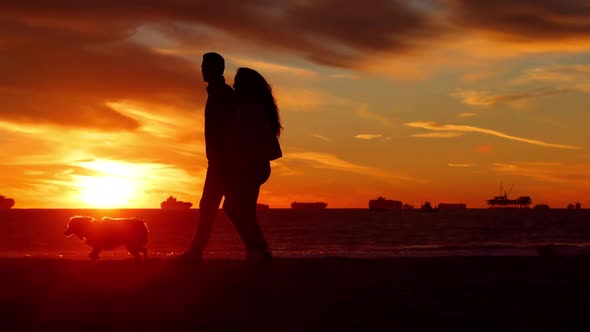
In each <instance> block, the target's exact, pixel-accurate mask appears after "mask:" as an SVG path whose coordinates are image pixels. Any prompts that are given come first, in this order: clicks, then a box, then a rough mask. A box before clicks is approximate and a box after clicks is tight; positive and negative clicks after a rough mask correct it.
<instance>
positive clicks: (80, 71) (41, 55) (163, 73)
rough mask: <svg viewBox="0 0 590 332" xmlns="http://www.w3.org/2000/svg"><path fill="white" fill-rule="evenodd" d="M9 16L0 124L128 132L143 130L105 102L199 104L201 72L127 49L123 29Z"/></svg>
mask: <svg viewBox="0 0 590 332" xmlns="http://www.w3.org/2000/svg"><path fill="white" fill-rule="evenodd" d="M56 5H57V7H56V10H57V9H58V8H59V5H60V3H59V2H58V3H56ZM7 7H8V8H7V10H8V11H11V8H10V7H14V4H11V5H8V6H7ZM12 10H13V9H12ZM52 13H53V15H55V16H56V17H53V16H52ZM6 15H7V14H6V13H5V12H4V11H3V13H2V14H0V26H1V27H2V28H0V40H2V43H0V51H1V52H2V58H3V61H1V62H0V72H2V77H0V104H1V105H2V109H0V120H3V121H10V122H15V123H34V124H40V123H41V124H52V125H60V126H66V127H78V128H94V129H98V130H105V131H118V130H121V131H132V130H136V129H138V128H139V127H140V126H141V124H140V123H139V122H138V121H137V120H136V119H135V118H133V117H130V116H126V115H123V114H121V113H120V112H118V111H116V110H114V109H112V108H111V107H109V106H108V105H106V102H107V101H119V100H138V101H143V102H167V103H172V104H175V105H177V106H181V105H182V106H184V107H186V108H189V107H190V108H193V107H196V105H197V103H198V104H202V103H204V98H205V91H204V83H203V82H202V81H201V79H200V74H199V69H198V67H197V66H195V65H193V64H191V63H189V62H188V61H185V60H183V59H180V58H177V57H174V56H168V55H162V54H158V53H156V52H153V51H152V50H150V49H149V48H148V47H145V46H141V45H138V44H136V43H133V42H130V41H129V35H130V31H129V30H128V29H130V28H131V27H129V26H128V25H124V24H116V23H113V24H107V23H102V22H93V21H92V20H91V21H89V22H84V21H83V19H81V18H75V17H68V15H67V10H66V11H64V12H63V13H62V12H56V11H50V12H48V13H47V15H46V17H44V16H43V15H41V14H40V13H37V12H36V11H35V10H32V11H31V13H30V15H27V14H26V13H25V11H24V10H23V12H22V13H20V14H15V15H17V16H16V17H14V18H11V20H8V19H7V17H6ZM19 15H20V19H21V20H20V21H17V20H16V19H17V17H19ZM36 15H37V16H36ZM62 15H64V20H63V22H62V21H59V20H58V18H57V17H59V16H62ZM7 20H8V21H7Z"/></svg>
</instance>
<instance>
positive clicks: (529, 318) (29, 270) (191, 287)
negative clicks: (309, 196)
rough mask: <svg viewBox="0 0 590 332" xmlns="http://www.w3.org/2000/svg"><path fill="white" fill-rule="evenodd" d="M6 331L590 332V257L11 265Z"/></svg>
mask: <svg viewBox="0 0 590 332" xmlns="http://www.w3.org/2000/svg"><path fill="white" fill-rule="evenodd" d="M0 276H2V278H1V282H0V313H1V321H0V329H1V330H2V331H29V330H31V331H62V332H63V331H106V330H109V331H198V330H201V331H215V330H234V331H342V330H347V331H351V330H352V331H367V330H372V331H441V330H453V331H564V330H570V331H571V330H575V331H583V330H588V327H590V315H589V314H588V303H589V302H590V297H589V296H590V286H589V285H588V281H589V280H590V258H589V257H584V256H581V257H434V258H433V257H431V258H392V259H379V260H371V259H344V258H319V259H276V260H275V261H274V262H273V264H272V266H270V267H266V268H247V267H244V266H243V265H242V264H241V262H240V261H237V260H205V261H203V262H202V263H201V264H200V265H183V264H178V263H177V262H175V261H174V260H171V259H160V260H159V259H154V260H151V261H148V262H146V263H145V264H141V265H137V264H135V263H134V262H133V261H131V260H120V261H118V260H106V261H99V262H97V263H93V262H91V261H89V260H88V261H87V260H65V259H34V258H29V259H1V260H0Z"/></svg>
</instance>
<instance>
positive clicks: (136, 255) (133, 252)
mask: <svg viewBox="0 0 590 332" xmlns="http://www.w3.org/2000/svg"><path fill="white" fill-rule="evenodd" d="M127 250H129V253H130V254H131V255H132V256H133V257H134V258H135V261H136V262H138V263H141V256H139V250H137V249H135V248H133V249H131V248H129V247H127Z"/></svg>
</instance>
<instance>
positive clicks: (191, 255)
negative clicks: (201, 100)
mask: <svg viewBox="0 0 590 332" xmlns="http://www.w3.org/2000/svg"><path fill="white" fill-rule="evenodd" d="M224 70H225V60H224V59H223V57H222V56H221V55H219V54H218V53H214V52H210V53H205V54H204V55H203V62H202V64H201V73H202V75H203V81H205V82H207V83H208V86H207V103H206V104H205V151H206V155H207V160H208V165H207V175H206V177H205V185H204V186H203V194H202V196H201V201H200V203H199V224H198V226H197V232H196V233H195V235H194V237H193V240H192V243H191V245H190V247H189V249H188V250H187V251H186V252H185V253H184V254H182V255H181V256H180V257H179V259H181V260H184V261H195V262H198V261H200V260H201V258H202V255H203V250H204V249H205V247H206V246H207V242H209V238H210V237H211V232H212V231H213V223H214V222H215V217H216V216H217V211H218V209H219V205H220V203H221V199H222V198H223V196H224V194H225V190H226V189H225V188H226V184H225V181H226V176H227V171H226V169H227V162H226V161H225V157H224V156H225V153H224V149H225V145H226V140H227V137H228V136H229V131H230V129H231V126H232V124H233V122H234V120H235V117H236V112H237V104H236V99H235V96H234V90H233V89H232V88H231V87H230V86H229V85H227V84H226V83H225V78H224V77H223V71H224Z"/></svg>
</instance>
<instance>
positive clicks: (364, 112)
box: [355, 104, 393, 128]
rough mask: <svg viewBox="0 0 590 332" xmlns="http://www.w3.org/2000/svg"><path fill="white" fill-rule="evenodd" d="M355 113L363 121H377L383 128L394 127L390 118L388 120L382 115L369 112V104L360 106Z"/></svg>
mask: <svg viewBox="0 0 590 332" xmlns="http://www.w3.org/2000/svg"><path fill="white" fill-rule="evenodd" d="M355 113H356V115H358V116H359V117H361V118H363V119H369V120H373V121H376V122H377V123H379V124H380V125H382V126H383V127H386V128H392V127H393V122H392V121H391V120H390V119H389V118H387V117H385V116H383V115H381V114H378V113H374V112H371V111H369V105H367V104H362V105H360V106H359V107H358V108H357V109H356V112H355Z"/></svg>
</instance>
